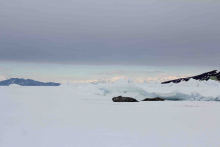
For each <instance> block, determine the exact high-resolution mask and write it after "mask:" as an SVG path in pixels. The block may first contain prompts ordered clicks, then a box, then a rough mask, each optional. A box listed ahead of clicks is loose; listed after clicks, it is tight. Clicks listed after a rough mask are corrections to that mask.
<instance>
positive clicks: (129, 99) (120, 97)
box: [112, 96, 138, 102]
mask: <svg viewBox="0 0 220 147" xmlns="http://www.w3.org/2000/svg"><path fill="white" fill-rule="evenodd" d="M112 101H113V102H138V101H137V100H136V99H134V98H131V97H122V96H118V97H113V98H112Z"/></svg>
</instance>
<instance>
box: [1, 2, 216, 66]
mask: <svg viewBox="0 0 220 147" xmlns="http://www.w3.org/2000/svg"><path fill="white" fill-rule="evenodd" d="M219 57H220V3H219V2H218V1H217V0H175V1H172V0H167V1H166V0H157V1H156V0H62V1H60V0H59V1H58V0H37V1H30V0H7V1H6V0H5V1H4V0H0V62H1V63H2V64H3V63H4V64H5V65H6V64H9V63H18V62H19V63H30V64H31V63H33V64H35V63H39V64H64V65H66V64H69V65H102V66H106V65H111V66H114V65H122V66H123V65H126V66H137V65H138V66H196V67H199V66H216V67H218V66H219ZM19 65H20V64H19Z"/></svg>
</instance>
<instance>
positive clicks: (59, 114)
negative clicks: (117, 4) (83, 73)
mask: <svg viewBox="0 0 220 147" xmlns="http://www.w3.org/2000/svg"><path fill="white" fill-rule="evenodd" d="M18 87H19V86H13V85H12V86H8V87H4V86H1V87H0V118H1V119H0V132H1V133H0V147H30V146H31V147H136V146H138V147H146V146H148V147H177V146H178V147H207V146H209V147H219V146H220V141H219V138H220V125H219V124H220V103H219V102H218V101H216V100H219V95H220V89H219V83H218V82H216V81H211V80H210V81H205V82H199V81H195V80H190V81H189V82H181V83H179V84H173V83H171V84H166V85H161V84H160V83H134V82H132V80H129V81H125V80H123V79H121V80H119V81H118V82H116V83H112V84H98V85H93V84H70V83H66V84H63V85H61V86H58V87H47V86H45V87H36V86H33V87H27V86H20V87H19V88H18ZM118 95H122V96H131V97H134V98H137V99H138V100H141V99H143V98H145V97H155V96H160V97H163V98H165V99H169V100H170V99H175V100H177V99H178V100H185V101H169V100H168V101H157V102H144V101H140V102H137V103H115V102H112V97H114V96H118ZM198 100H202V101H198ZM207 100H209V101H207ZM210 100H211V101H210Z"/></svg>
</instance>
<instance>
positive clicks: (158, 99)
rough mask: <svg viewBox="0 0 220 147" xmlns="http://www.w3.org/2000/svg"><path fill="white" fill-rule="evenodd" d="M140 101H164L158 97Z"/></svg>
mask: <svg viewBox="0 0 220 147" xmlns="http://www.w3.org/2000/svg"><path fill="white" fill-rule="evenodd" d="M142 101H164V99H162V98H159V97H155V98H146V99H144V100H142Z"/></svg>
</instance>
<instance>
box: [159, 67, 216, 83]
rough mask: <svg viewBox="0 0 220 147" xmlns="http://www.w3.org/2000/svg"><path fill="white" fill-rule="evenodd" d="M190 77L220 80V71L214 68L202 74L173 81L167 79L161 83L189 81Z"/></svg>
mask: <svg viewBox="0 0 220 147" xmlns="http://www.w3.org/2000/svg"><path fill="white" fill-rule="evenodd" d="M189 79H195V80H200V81H207V80H209V79H211V80H216V81H220V72H218V71H217V70H213V71H210V72H206V73H203V74H201V75H197V76H193V77H188V78H180V79H176V80H171V81H166V82H162V83H161V84H168V83H171V82H173V83H179V82H181V81H189Z"/></svg>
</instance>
